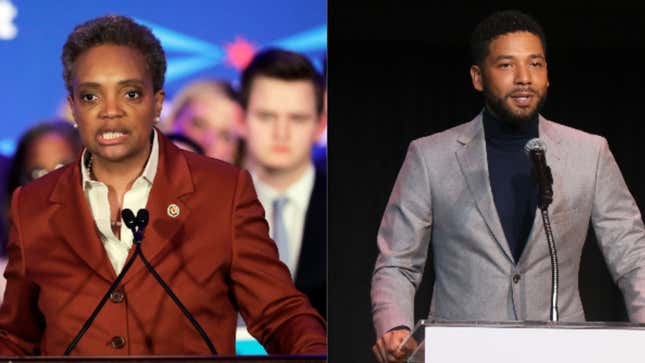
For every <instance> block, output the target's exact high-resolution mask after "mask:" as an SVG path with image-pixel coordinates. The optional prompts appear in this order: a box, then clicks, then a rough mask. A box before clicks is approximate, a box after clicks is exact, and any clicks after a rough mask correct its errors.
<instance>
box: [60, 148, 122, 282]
mask: <svg viewBox="0 0 645 363" xmlns="http://www.w3.org/2000/svg"><path fill="white" fill-rule="evenodd" d="M80 162H81V161H80V158H78V159H77V160H76V163H75V164H74V165H73V166H70V167H68V168H67V169H66V170H64V171H63V175H61V177H60V178H59V179H58V182H57V184H56V186H55V187H54V191H53V192H52V194H51V195H50V201H51V202H52V203H55V204H59V205H60V207H59V208H58V209H57V210H56V211H55V212H54V214H53V215H52V222H53V223H52V224H51V225H52V226H53V228H54V231H53V232H54V234H55V235H58V236H60V238H61V239H62V240H63V241H65V242H66V243H67V244H68V245H69V246H70V247H71V248H72V250H73V251H74V253H76V254H77V255H78V256H79V257H80V258H81V259H82V260H83V261H84V262H85V263H86V264H87V265H88V266H89V267H90V268H91V269H92V270H94V271H96V273H98V274H99V275H100V276H101V277H102V278H104V279H105V280H106V281H112V280H114V279H115V278H116V274H115V273H114V269H113V268H112V265H111V264H110V261H109V259H108V257H107V253H106V252H105V248H104V247H103V243H101V240H100V238H99V235H98V231H97V230H96V225H95V223H94V218H93V217H92V212H91V211H90V208H89V205H88V202H87V199H86V198H85V194H84V193H83V189H82V186H81V170H80Z"/></svg>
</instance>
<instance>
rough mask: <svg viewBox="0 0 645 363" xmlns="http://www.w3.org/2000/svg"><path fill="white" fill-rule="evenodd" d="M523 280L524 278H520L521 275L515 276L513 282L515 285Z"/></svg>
mask: <svg viewBox="0 0 645 363" xmlns="http://www.w3.org/2000/svg"><path fill="white" fill-rule="evenodd" d="M521 279H522V277H521V276H520V274H515V275H513V282H514V283H516V284H517V283H518V282H520V280H521Z"/></svg>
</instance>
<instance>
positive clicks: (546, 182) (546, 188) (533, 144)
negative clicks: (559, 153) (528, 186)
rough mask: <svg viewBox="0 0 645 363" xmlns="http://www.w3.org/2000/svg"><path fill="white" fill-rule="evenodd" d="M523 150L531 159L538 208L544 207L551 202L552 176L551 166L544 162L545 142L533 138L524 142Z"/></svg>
mask: <svg viewBox="0 0 645 363" xmlns="http://www.w3.org/2000/svg"><path fill="white" fill-rule="evenodd" d="M524 151H526V153H527V155H528V156H529V159H531V163H532V164H533V173H534V175H535V178H536V179H537V182H538V188H539V193H540V194H539V198H538V206H539V207H540V209H546V208H547V207H548V206H549V205H550V204H551V202H553V176H552V175H551V168H549V166H548V165H547V164H546V144H545V143H544V141H542V140H540V139H538V138H534V139H531V140H529V142H527V143H526V145H525V146H524Z"/></svg>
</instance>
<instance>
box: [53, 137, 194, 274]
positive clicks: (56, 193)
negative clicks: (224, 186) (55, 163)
mask: <svg viewBox="0 0 645 363" xmlns="http://www.w3.org/2000/svg"><path fill="white" fill-rule="evenodd" d="M157 135H158V137H159V165H158V166H157V168H158V169H157V174H156V176H155V179H154V182H153V184H152V189H151V190H150V196H149V197H148V203H147V205H146V208H147V209H148V212H149V213H150V222H149V223H148V227H147V228H146V230H145V237H144V239H143V242H142V245H141V248H142V250H143V252H144V254H145V256H146V258H147V259H148V260H149V261H150V262H151V263H152V264H153V265H154V263H155V257H157V256H158V255H159V254H160V252H161V251H163V250H164V249H166V248H167V247H170V246H171V244H172V243H171V242H172V241H173V236H174V235H175V234H176V233H177V232H178V231H179V229H180V227H181V226H182V225H183V224H184V223H185V222H186V220H187V217H188V216H189V214H190V210H189V208H188V207H187V205H186V204H185V203H184V201H183V200H182V197H185V196H186V195H187V194H190V193H192V192H193V191H194V186H193V181H192V176H191V173H190V170H189V168H188V163H187V161H186V158H185V157H184V155H183V153H182V151H180V150H179V149H178V148H177V147H176V146H174V145H173V144H172V142H170V141H169V140H168V139H167V138H166V137H165V136H164V135H163V134H162V133H161V132H160V131H159V130H157ZM49 200H50V202H52V203H55V204H59V205H60V208H58V209H57V210H56V211H55V212H54V214H53V216H52V223H51V226H52V228H53V229H54V231H53V232H54V233H55V234H57V235H58V236H60V238H61V239H62V240H64V241H65V242H66V243H68V244H69V245H70V247H71V248H72V249H73V251H74V252H75V253H76V254H77V255H78V256H79V257H80V258H81V259H82V260H83V261H84V262H85V263H87V265H88V266H89V267H90V268H91V269H93V270H94V271H96V272H97V273H98V274H99V275H101V276H102V277H103V278H104V279H106V280H107V281H109V282H110V281H113V280H114V279H115V278H116V274H115V272H114V269H113V268H112V265H111V264H110V262H109V259H108V257H107V254H106V252H105V248H104V247H103V244H102V243H101V241H100V238H99V235H98V232H97V231H96V225H95V223H94V220H93V218H92V214H91V212H90V209H89V206H88V204H87V201H86V199H85V195H84V194H83V189H82V186H81V170H80V154H79V157H78V158H77V160H76V162H75V163H74V166H73V167H70V168H66V169H65V171H64V172H63V173H62V174H61V175H60V177H59V179H58V182H57V183H56V186H55V187H54V190H53V192H52V193H51V195H50V198H49ZM170 204H176V205H177V206H179V208H180V210H181V213H180V214H179V215H178V216H176V217H170V216H169V215H168V212H167V209H168V206H169V205H170ZM134 212H135V213H136V211H134ZM133 252H134V248H132V249H130V254H129V256H128V257H130V256H131V255H132V253H133ZM143 269H144V266H143V264H142V263H135V264H134V265H133V266H132V268H131V270H130V271H129V272H128V274H127V276H126V277H125V278H124V280H123V282H122V284H125V283H127V282H128V280H130V279H132V277H133V276H135V275H137V274H138V272H140V271H141V270H143Z"/></svg>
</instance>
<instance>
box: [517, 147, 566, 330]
mask: <svg viewBox="0 0 645 363" xmlns="http://www.w3.org/2000/svg"><path fill="white" fill-rule="evenodd" d="M524 151H526V153H527V155H528V157H529V159H531V164H532V165H533V174H534V176H535V178H536V179H537V183H538V189H539V192H538V207H539V208H540V211H541V213H542V222H543V224H544V232H545V234H546V240H547V243H548V245H549V255H550V257H551V313H550V317H551V321H553V322H556V321H558V286H559V280H560V270H559V269H558V252H557V250H556V248H555V241H554V239H553V231H552V230H551V221H550V219H549V211H548V208H549V205H550V204H551V202H553V175H552V174H551V168H549V166H548V165H547V163H546V144H545V143H544V141H542V140H540V139H539V138H534V139H531V140H529V141H528V142H527V143H526V145H525V146H524Z"/></svg>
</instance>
